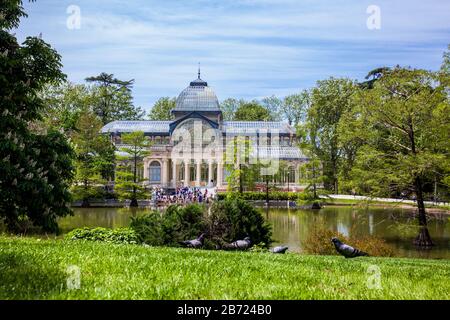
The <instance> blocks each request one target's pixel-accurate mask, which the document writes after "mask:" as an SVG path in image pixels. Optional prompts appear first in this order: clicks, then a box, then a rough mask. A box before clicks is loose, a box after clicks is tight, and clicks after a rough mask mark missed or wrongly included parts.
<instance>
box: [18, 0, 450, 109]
mask: <svg viewBox="0 0 450 320" xmlns="http://www.w3.org/2000/svg"><path fill="white" fill-rule="evenodd" d="M24 2H25V3H24V5H25V8H26V11H27V12H28V14H29V17H28V18H27V19H23V20H22V23H21V25H20V27H19V29H18V30H16V34H17V36H18V38H19V40H21V41H22V40H24V38H25V37H26V36H28V35H38V34H39V33H42V35H43V39H44V40H45V41H47V42H49V43H50V44H51V45H52V46H53V47H54V48H56V49H57V51H58V52H59V53H60V54H61V55H62V61H63V64H64V68H63V70H64V72H65V73H66V74H67V75H68V79H69V80H70V81H72V82H75V83H82V82H83V81H84V78H86V77H88V76H91V75H96V74H99V73H100V72H107V73H113V74H115V76H116V77H118V78H119V79H123V80H127V79H135V86H134V90H133V94H134V102H135V104H136V105H138V106H142V107H144V108H145V109H147V110H148V109H149V108H150V107H151V106H152V105H153V103H154V101H156V100H157V99H158V98H159V97H162V96H177V95H178V93H179V92H180V91H181V90H182V89H184V88H185V87H186V86H187V85H188V83H189V81H191V80H193V79H194V78H196V72H197V63H198V62H201V65H202V78H203V79H204V80H206V81H208V83H209V85H210V86H212V87H213V88H214V90H215V91H216V94H217V96H218V98H219V100H220V101H221V100H223V99H225V98H228V97H235V98H244V99H253V98H256V99H258V98H262V97H264V96H270V95H276V96H279V97H283V96H285V95H287V94H291V93H295V92H298V91H299V90H302V89H307V88H311V87H312V86H314V84H315V82H316V81H317V80H321V79H326V78H328V77H330V76H334V77H349V78H352V79H359V80H361V79H363V78H364V76H365V75H366V74H367V72H368V71H369V70H372V69H374V68H376V67H379V66H393V65H397V64H400V65H404V66H413V67H417V68H425V69H430V70H436V69H438V68H439V66H440V64H441V61H442V53H443V51H445V49H446V47H447V45H448V44H449V43H450V1H448V0H428V1H419V0H408V1H407V0H396V1H384V0H383V1H381V0H380V1H378V0H370V1H365V0H353V1H349V0H345V1H344V0H333V1H323V0H322V1H321V0H303V1H301V0H296V1H294V0H260V1H258V0H233V1H225V0H222V1H214V0H189V1H185V0H183V1H170V0H169V1H167V0H164V1H161V0H158V1H153V0H137V1H133V0H130V1H125V0H122V1H118V0H97V1H95V0H90V1H87V0H69V1H66V0H38V1H37V2H35V3H28V1H27V0H25V1H24ZM70 5H76V6H78V7H79V8H80V10H81V20H80V21H81V25H80V28H79V29H69V28H68V27H67V24H66V22H67V19H68V18H69V16H70V14H68V13H67V8H68V7H69V6H70ZM369 5H377V6H378V7H379V8H380V9H381V29H379V30H369V29H368V28H367V25H366V21H367V19H368V17H369V14H368V13H367V12H366V10H367V7H368V6H369Z"/></svg>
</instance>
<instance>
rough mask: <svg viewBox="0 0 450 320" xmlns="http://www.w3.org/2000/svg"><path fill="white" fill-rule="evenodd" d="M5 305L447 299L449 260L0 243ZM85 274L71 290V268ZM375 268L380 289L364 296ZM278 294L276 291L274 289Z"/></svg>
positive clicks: (25, 241)
mask: <svg viewBox="0 0 450 320" xmlns="http://www.w3.org/2000/svg"><path fill="white" fill-rule="evenodd" d="M0 247H1V248H2V254H1V255H0V270H2V272H0V299H6V300H9V299H33V300H41V299H52V300H69V299H100V300H102V299H107V300H111V299H119V300H122V299H124V300H133V299H157V300H158V299H165V300H167V299H173V300H179V299H181V300H183V299H187V300H198V299H217V300H229V299H237V300H252V299H257V300H258V299H262V300H264V299H294V300H298V299H315V300H317V299H326V300H330V299H352V300H353V299H413V300H415V299H448V292H449V291H450V283H449V281H448V277H449V274H450V263H449V261H448V260H433V259H405V258H401V259H397V258H373V257H368V258H364V259H353V260H352V261H346V260H345V259H344V258H343V257H340V256H314V255H298V254H286V255H273V254H258V253H253V252H223V251H213V250H187V249H180V248H161V247H150V248H147V247H143V246H137V245H114V244H109V243H102V242H93V241H61V240H40V239H31V238H7V237H1V236H0ZM70 265H75V266H78V267H79V268H80V270H81V288H80V290H70V289H68V288H67V287H66V283H67V276H68V274H67V272H66V270H67V266H70ZM373 265H377V266H378V267H379V268H380V269H381V272H382V277H381V282H382V287H381V288H380V289H379V290H368V289H367V277H368V273H367V270H368V268H369V267H370V266H373ZM275 288H276V289H275Z"/></svg>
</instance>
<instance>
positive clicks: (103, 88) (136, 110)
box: [86, 72, 145, 124]
mask: <svg viewBox="0 0 450 320" xmlns="http://www.w3.org/2000/svg"><path fill="white" fill-rule="evenodd" d="M86 81H87V82H88V83H94V84H95V85H96V86H97V87H96V88H97V92H96V96H97V98H98V100H97V101H98V103H96V104H95V105H94V106H93V108H94V112H95V113H96V114H97V115H98V116H99V117H100V119H101V120H102V123H103V124H107V123H108V122H111V121H114V120H140V119H142V117H143V116H144V114H145V112H144V111H143V110H142V109H141V108H140V107H135V106H134V105H133V97H132V95H131V88H132V87H133V83H134V79H132V80H128V81H122V80H119V79H117V78H114V75H113V74H107V73H105V72H102V73H100V74H99V75H98V76H93V77H88V78H86Z"/></svg>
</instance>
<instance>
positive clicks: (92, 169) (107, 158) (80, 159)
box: [73, 110, 115, 201]
mask: <svg viewBox="0 0 450 320" xmlns="http://www.w3.org/2000/svg"><path fill="white" fill-rule="evenodd" d="M101 127H102V123H101V121H100V119H98V117H97V116H96V115H95V114H93V113H90V112H89V111H87V110H86V111H85V112H83V113H82V114H81V115H80V116H79V118H78V121H77V122H76V126H75V129H76V131H75V132H74V134H73V143H74V146H75V152H76V154H77V157H76V162H75V163H76V175H75V180H76V183H77V184H78V185H82V186H83V190H79V189H78V190H77V191H82V193H84V197H83V200H85V201H87V200H88V199H89V198H91V197H92V194H93V193H94V194H95V193H96V190H95V189H98V187H99V186H100V187H101V186H102V185H104V184H105V183H106V181H105V179H106V178H112V176H113V170H114V159H115V155H114V146H113V145H112V143H111V141H110V140H109V139H108V137H107V136H104V135H102V134H101V133H100V129H101ZM78 194H79V195H80V193H78Z"/></svg>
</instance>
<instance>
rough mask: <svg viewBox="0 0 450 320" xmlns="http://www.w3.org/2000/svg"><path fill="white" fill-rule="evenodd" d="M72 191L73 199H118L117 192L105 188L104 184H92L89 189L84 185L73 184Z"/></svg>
mask: <svg viewBox="0 0 450 320" xmlns="http://www.w3.org/2000/svg"><path fill="white" fill-rule="evenodd" d="M70 193H71V195H72V200H73V201H82V200H87V201H92V200H105V199H116V195H115V193H113V192H110V191H107V190H105V187H104V186H102V185H99V186H90V187H89V188H88V189H86V188H85V187H84V186H83V185H72V186H71V187H70Z"/></svg>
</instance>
